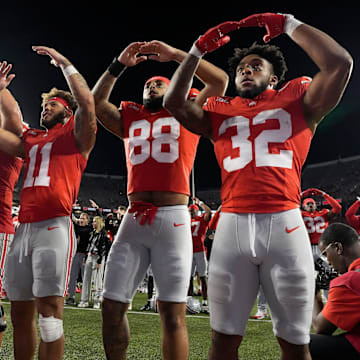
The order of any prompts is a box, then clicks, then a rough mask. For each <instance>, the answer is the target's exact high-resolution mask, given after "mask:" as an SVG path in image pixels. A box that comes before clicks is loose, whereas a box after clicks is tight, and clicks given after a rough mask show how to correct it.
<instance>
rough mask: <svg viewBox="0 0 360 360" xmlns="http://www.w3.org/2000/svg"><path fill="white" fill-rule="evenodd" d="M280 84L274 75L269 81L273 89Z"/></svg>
mask: <svg viewBox="0 0 360 360" xmlns="http://www.w3.org/2000/svg"><path fill="white" fill-rule="evenodd" d="M278 83H279V78H278V77H277V76H276V75H275V74H272V75H271V76H270V81H269V84H270V85H271V88H272V89H275V88H276V86H277V84H278Z"/></svg>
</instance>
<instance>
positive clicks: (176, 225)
mask: <svg viewBox="0 0 360 360" xmlns="http://www.w3.org/2000/svg"><path fill="white" fill-rule="evenodd" d="M181 225H185V224H177V223H174V226H175V227H178V226H181Z"/></svg>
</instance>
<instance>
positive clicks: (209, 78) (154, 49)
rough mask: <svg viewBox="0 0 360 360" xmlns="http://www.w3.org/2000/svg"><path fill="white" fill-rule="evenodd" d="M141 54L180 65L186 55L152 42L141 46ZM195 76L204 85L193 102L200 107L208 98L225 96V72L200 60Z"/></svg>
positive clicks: (159, 42)
mask: <svg viewBox="0 0 360 360" xmlns="http://www.w3.org/2000/svg"><path fill="white" fill-rule="evenodd" d="M140 50H141V52H142V53H143V54H149V56H148V58H149V59H150V60H155V61H159V62H168V61H176V62H177V63H179V64H181V63H182V62H183V60H184V59H185V58H186V55H187V53H186V52H185V51H182V50H180V49H177V48H174V47H172V46H170V45H168V44H166V43H164V42H162V41H158V40H153V41H150V42H148V43H145V44H144V45H143V46H141V49H140ZM195 76H196V77H197V78H198V79H199V80H200V81H201V82H202V83H203V84H204V88H203V89H201V91H200V94H199V95H198V96H197V97H196V100H195V102H196V103H198V104H199V105H202V104H203V103H204V102H205V100H206V99H207V98H208V97H210V96H216V95H218V96H221V95H224V94H225V91H226V88H227V85H228V81H229V77H228V75H227V74H226V72H225V71H223V70H222V69H220V68H219V67H217V66H215V65H213V64H211V63H210V62H208V61H206V60H201V61H200V62H199V64H198V67H197V69H196V72H195Z"/></svg>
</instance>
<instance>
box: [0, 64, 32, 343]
mask: <svg viewBox="0 0 360 360" xmlns="http://www.w3.org/2000/svg"><path fill="white" fill-rule="evenodd" d="M11 67H12V66H11V65H8V64H7V63H6V62H2V63H0V128H1V129H6V130H8V131H11V132H12V133H14V134H15V135H16V136H21V135H22V132H23V128H24V129H26V125H25V124H23V123H22V115H21V111H20V109H19V107H18V105H17V103H16V101H15V99H14V97H13V96H12V94H11V93H10V91H9V90H8V89H7V86H8V85H9V83H10V82H11V80H12V79H13V78H14V74H12V75H9V72H10V70H11ZM22 165H23V160H22V159H20V158H17V157H14V156H10V155H8V154H6V153H4V152H2V151H0V299H1V297H2V295H3V291H4V289H3V279H4V270H5V261H6V255H7V252H8V250H9V247H10V244H11V242H12V239H13V237H14V233H15V227H14V224H13V218H12V204H13V191H14V187H15V185H16V182H17V181H18V178H19V174H20V171H21V168H22ZM6 326H7V324H6V320H5V316H4V309H3V307H2V305H1V302H0V347H1V342H2V338H3V334H4V331H5V329H6Z"/></svg>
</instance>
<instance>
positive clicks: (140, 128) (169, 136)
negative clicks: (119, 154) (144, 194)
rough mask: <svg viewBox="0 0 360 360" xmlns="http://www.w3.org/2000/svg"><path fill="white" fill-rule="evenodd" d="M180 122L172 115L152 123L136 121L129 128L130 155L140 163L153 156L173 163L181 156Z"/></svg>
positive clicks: (135, 161)
mask: <svg viewBox="0 0 360 360" xmlns="http://www.w3.org/2000/svg"><path fill="white" fill-rule="evenodd" d="M179 137H180V124H179V123H178V122H177V121H176V120H175V119H174V118H172V117H167V118H160V119H157V120H156V121H154V123H153V124H151V123H150V122H149V121H147V120H138V121H134V122H133V123H132V124H131V125H130V128H129V157H130V162H131V164H132V165H138V164H142V163H143V162H145V161H146V160H147V159H148V158H149V157H152V158H153V159H155V160H156V161H157V162H159V163H173V162H175V161H176V160H177V159H178V158H179V141H178V138H179Z"/></svg>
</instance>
